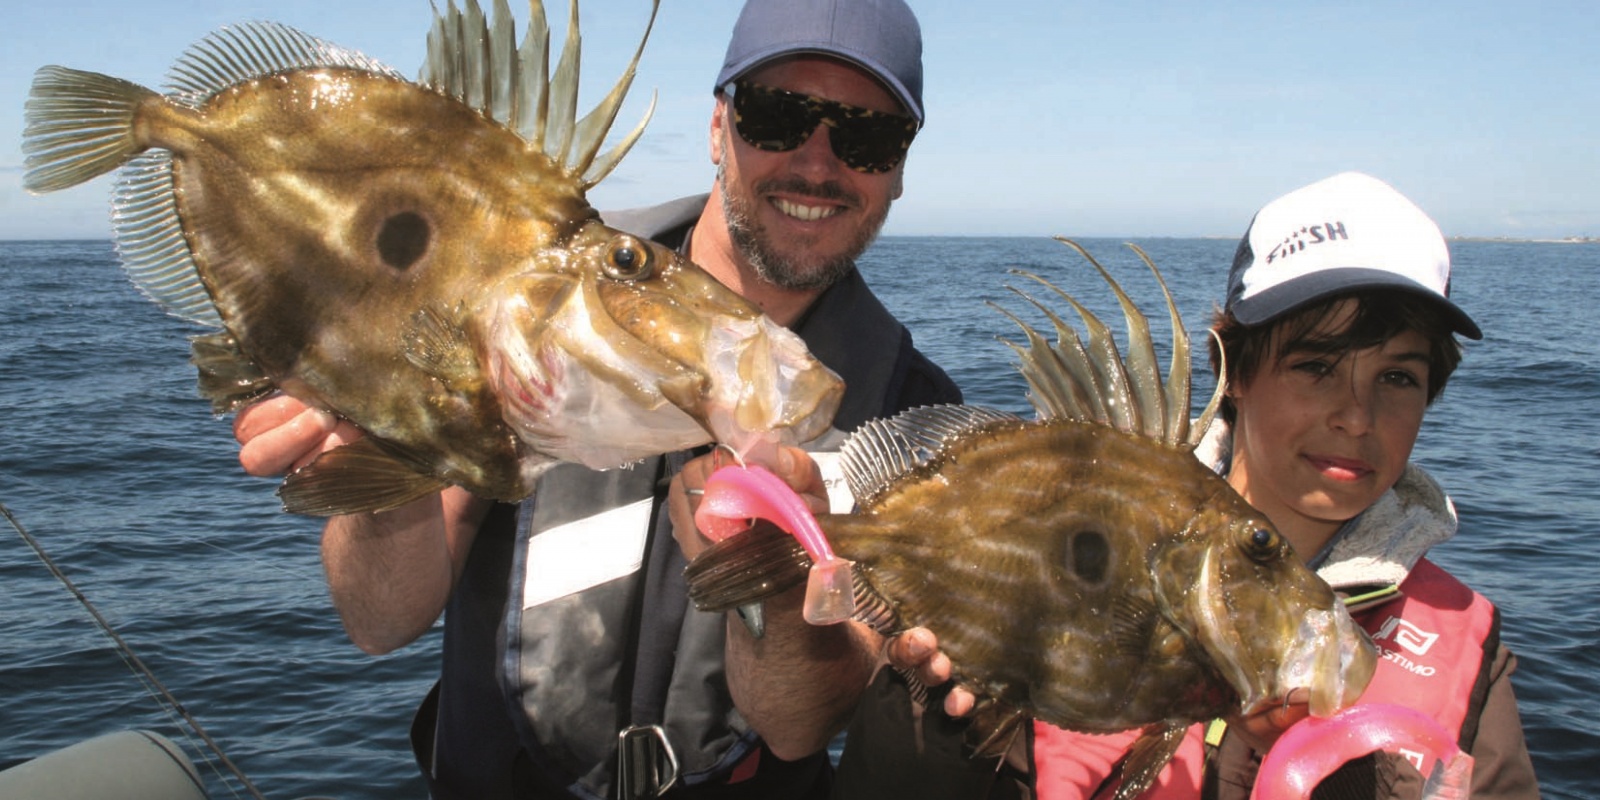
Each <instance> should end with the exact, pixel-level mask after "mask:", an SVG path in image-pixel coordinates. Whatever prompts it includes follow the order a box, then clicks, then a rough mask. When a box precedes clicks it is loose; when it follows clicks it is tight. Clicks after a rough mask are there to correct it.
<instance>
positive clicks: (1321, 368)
mask: <svg viewBox="0 0 1600 800" xmlns="http://www.w3.org/2000/svg"><path fill="white" fill-rule="evenodd" d="M1289 369H1292V370H1294V371H1295V372H1303V373H1305V374H1307V375H1312V376H1316V377H1319V378H1320V377H1322V376H1323V375H1327V374H1328V373H1330V372H1332V371H1333V365H1332V364H1329V363H1328V362H1326V361H1321V360H1318V359H1310V360H1306V361H1296V362H1294V363H1292V364H1290V365H1289Z"/></svg>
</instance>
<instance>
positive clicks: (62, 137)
mask: <svg viewBox="0 0 1600 800" xmlns="http://www.w3.org/2000/svg"><path fill="white" fill-rule="evenodd" d="M159 96H160V95H158V94H157V93H155V92H153V91H151V90H149V89H146V88H144V87H143V86H140V85H138V84H136V83H132V82H129V81H125V80H122V79H121V78H113V77H111V76H109V75H101V74H99V73H97V72H84V71H82V70H76V69H68V68H67V67H57V66H48V67H43V68H41V69H40V70H39V71H38V72H36V73H34V76H33V88H32V90H30V91H29V93H28V103H27V106H26V117H27V123H26V126H25V127H24V129H23V132H22V152H23V154H24V155H26V156H27V160H26V166H27V171H26V173H25V174H24V176H23V186H24V187H26V188H27V190H28V191H30V192H34V193H42V192H53V191H56V190H58V189H66V188H68V187H71V186H76V185H78V184H80V183H83V182H84V181H87V180H89V179H91V178H95V177H99V176H100V175H104V174H106V173H108V172H110V171H112V170H114V169H116V168H117V167H120V166H122V165H123V164H125V163H127V162H128V161H129V160H130V159H132V158H133V157H134V156H136V155H138V154H139V152H140V151H142V150H143V149H144V146H143V145H142V144H140V142H139V140H138V137H137V136H136V135H135V133H134V118H135V117H136V116H137V115H138V112H139V107H140V105H142V104H143V103H145V102H147V101H148V100H150V99H151V98H154V97H159Z"/></svg>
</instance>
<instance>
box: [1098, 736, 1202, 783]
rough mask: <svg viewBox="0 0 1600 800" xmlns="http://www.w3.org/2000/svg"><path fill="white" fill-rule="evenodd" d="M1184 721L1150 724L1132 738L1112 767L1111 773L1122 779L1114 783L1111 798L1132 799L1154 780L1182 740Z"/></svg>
mask: <svg viewBox="0 0 1600 800" xmlns="http://www.w3.org/2000/svg"><path fill="white" fill-rule="evenodd" d="M1188 730H1189V727H1188V726H1187V725H1151V726H1149V727H1147V728H1145V729H1144V733H1143V734H1141V735H1140V736H1139V738H1138V739H1135V740H1134V742H1133V745H1132V746H1131V747H1129V748H1128V752H1127V753H1126V754H1124V755H1123V756H1122V759H1121V760H1119V761H1118V762H1117V764H1116V766H1115V767H1114V768H1113V769H1112V773H1111V774H1112V776H1113V777H1116V776H1117V775H1119V774H1120V776H1121V778H1122V783H1121V785H1120V786H1118V787H1117V794H1116V796H1115V800H1133V798H1135V797H1138V796H1139V795H1141V794H1143V793H1144V790H1146V789H1148V788H1150V785H1151V784H1153V783H1155V782H1156V776H1158V775H1160V774H1161V770H1162V768H1164V767H1166V766H1167V762H1169V761H1171V760H1172V756H1173V755H1175V754H1176V753H1177V752H1178V746H1179V745H1181V744H1183V736H1184V734H1185V733H1187V732H1188Z"/></svg>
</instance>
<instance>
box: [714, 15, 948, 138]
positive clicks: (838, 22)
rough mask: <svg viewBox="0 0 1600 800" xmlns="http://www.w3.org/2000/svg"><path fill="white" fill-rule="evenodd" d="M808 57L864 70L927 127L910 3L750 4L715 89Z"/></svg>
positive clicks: (919, 38)
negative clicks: (775, 63)
mask: <svg viewBox="0 0 1600 800" xmlns="http://www.w3.org/2000/svg"><path fill="white" fill-rule="evenodd" d="M805 53H814V54H817V55H825V56H832V57H834V58H840V59H843V60H845V61H849V62H851V63H852V64H855V65H856V66H858V67H861V68H862V69H864V70H866V71H867V72H869V73H871V74H872V75H874V76H876V77H877V79H878V80H879V81H880V82H882V83H883V85H884V86H885V87H886V88H888V89H889V91H890V92H893V93H894V96H895V97H896V98H898V99H899V100H900V104H901V105H903V106H905V108H906V110H907V111H909V112H910V113H911V115H912V116H914V117H916V118H917V123H918V124H921V123H922V27H921V26H920V25H918V24H917V16H916V15H915V14H913V13H911V7H910V6H908V5H906V4H905V0H749V2H747V3H745V5H744V10H743V11H740V12H739V21H738V22H735V23H734V25H733V38H732V40H731V41H729V42H728V55H727V56H726V57H725V58H723V61H722V72H720V73H718V74H717V85H716V86H714V87H712V91H722V87H723V86H724V85H726V84H727V83H728V82H729V81H731V80H735V79H737V78H739V77H742V76H743V75H745V74H746V73H748V72H750V71H751V70H754V69H756V68H757V67H760V66H762V65H763V64H766V63H767V62H769V61H771V60H773V59H775V58H781V57H783V56H791V55H798V54H805Z"/></svg>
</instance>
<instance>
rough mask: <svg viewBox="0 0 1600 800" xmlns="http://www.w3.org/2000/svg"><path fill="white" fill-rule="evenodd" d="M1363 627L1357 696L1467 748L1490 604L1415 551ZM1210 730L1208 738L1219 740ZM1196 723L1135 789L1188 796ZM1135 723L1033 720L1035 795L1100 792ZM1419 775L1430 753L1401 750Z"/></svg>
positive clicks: (1201, 754)
mask: <svg viewBox="0 0 1600 800" xmlns="http://www.w3.org/2000/svg"><path fill="white" fill-rule="evenodd" d="M1352 616H1353V617H1354V618H1355V621H1356V623H1357V624H1359V625H1361V627H1362V628H1364V629H1366V631H1367V633H1369V634H1371V636H1372V640H1373V643H1374V644H1375V645H1377V647H1378V652H1379V655H1380V656H1381V658H1380V659H1379V661H1378V670H1377V672H1376V673H1375V674H1374V675H1373V677H1372V683H1371V684H1369V685H1368V686H1367V690H1366V691H1365V692H1364V693H1363V694H1362V695H1361V700H1360V702H1363V703H1395V704H1398V705H1403V706H1407V707H1410V708H1414V709H1416V710H1418V711H1421V712H1423V713H1425V714H1427V715H1428V716H1430V717H1432V718H1433V719H1434V720H1435V721H1437V722H1438V723H1439V724H1440V725H1443V726H1444V728H1445V729H1446V730H1451V731H1457V739H1458V742H1457V743H1458V744H1459V745H1460V747H1461V748H1462V749H1463V750H1467V749H1470V748H1471V746H1472V741H1473V739H1474V738H1476V736H1477V722H1478V712H1479V710H1480V708H1481V706H1482V704H1483V700H1484V694H1485V693H1486V691H1487V687H1488V676H1487V674H1486V670H1487V668H1488V666H1489V664H1488V663H1487V657H1488V653H1489V652H1490V651H1491V650H1492V649H1493V648H1494V647H1495V646H1496V640H1497V639H1498V637H1499V617H1498V613H1497V612H1496V611H1495V608H1494V605H1493V604H1492V603H1490V602H1489V601H1488V599H1486V598H1485V597H1483V596H1482V595H1480V594H1478V593H1477V592H1474V591H1472V589H1470V588H1468V587H1467V586H1466V584H1463V583H1461V582H1460V581H1458V580H1456V579H1455V578H1454V577H1452V576H1451V575H1450V574H1449V573H1448V572H1445V571H1444V570H1442V569H1440V568H1439V567H1437V566H1435V565H1434V564H1433V562H1431V561H1428V560H1427V559H1422V560H1421V561H1418V562H1417V565H1416V566H1415V567H1414V568H1413V569H1412V570H1411V573H1410V574H1409V575H1407V576H1406V579H1405V580H1404V581H1403V582H1402V583H1401V584H1400V592H1399V595H1398V596H1397V597H1396V598H1394V599H1391V600H1389V601H1388V602H1384V603H1381V604H1378V605H1374V606H1371V607H1368V608H1362V609H1358V610H1356V611H1354V612H1352ZM1217 728H1218V730H1216V731H1213V737H1212V742H1211V744H1215V743H1216V741H1218V740H1219V739H1218V738H1217V736H1216V734H1217V733H1219V732H1220V728H1221V726H1217ZM1207 729H1208V726H1207V725H1206V724H1204V723H1202V724H1197V725H1194V726H1191V727H1190V729H1189V731H1188V733H1187V735H1186V736H1185V738H1184V742H1183V744H1182V745H1181V746H1180V747H1179V749H1178V753H1177V755H1176V756H1174V757H1173V759H1172V763H1170V764H1168V765H1167V766H1166V768H1165V769H1163V770H1162V771H1161V774H1160V776H1159V777H1158V778H1157V780H1156V783H1155V785H1154V786H1152V787H1151V789H1150V791H1149V792H1147V793H1146V794H1144V795H1142V798H1169V797H1171V798H1179V797H1182V798H1191V799H1192V798H1196V797H1199V796H1200V794H1201V790H1200V787H1201V781H1202V779H1203V773H1204V770H1205V763H1206V744H1207V741H1206V738H1207V737H1206V733H1207ZM1138 735H1139V733H1138V731H1127V732H1123V733H1116V734H1110V735H1106V736H1096V735H1092V734H1084V733H1076V732H1073V731H1065V730H1062V729H1060V728H1057V727H1055V726H1053V725H1049V724H1046V723H1043V722H1037V721H1035V722H1034V742H1033V764H1034V785H1035V787H1036V790H1037V793H1036V795H1035V796H1036V797H1037V798H1038V800H1066V799H1067V798H1071V799H1073V800H1077V799H1078V798H1090V797H1100V796H1106V797H1109V796H1110V794H1111V791H1112V790H1114V788H1115V787H1114V786H1105V785H1103V784H1104V783H1105V782H1106V780H1107V778H1108V777H1109V776H1110V775H1111V773H1112V769H1113V767H1114V766H1115V765H1116V763H1117V761H1118V760H1119V759H1120V758H1121V757H1122V755H1123V753H1125V752H1126V751H1127V748H1128V746H1129V745H1131V744H1132V743H1133V741H1134V739H1136V738H1138ZM1401 755H1403V756H1405V757H1406V758H1407V759H1408V760H1410V761H1411V762H1412V764H1413V765H1414V766H1416V767H1417V768H1418V771H1419V772H1421V773H1422V774H1423V775H1427V774H1428V772H1429V771H1430V770H1431V769H1432V768H1433V764H1432V761H1431V759H1426V758H1425V757H1424V756H1422V755H1421V754H1412V753H1405V752H1402V753H1401Z"/></svg>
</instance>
